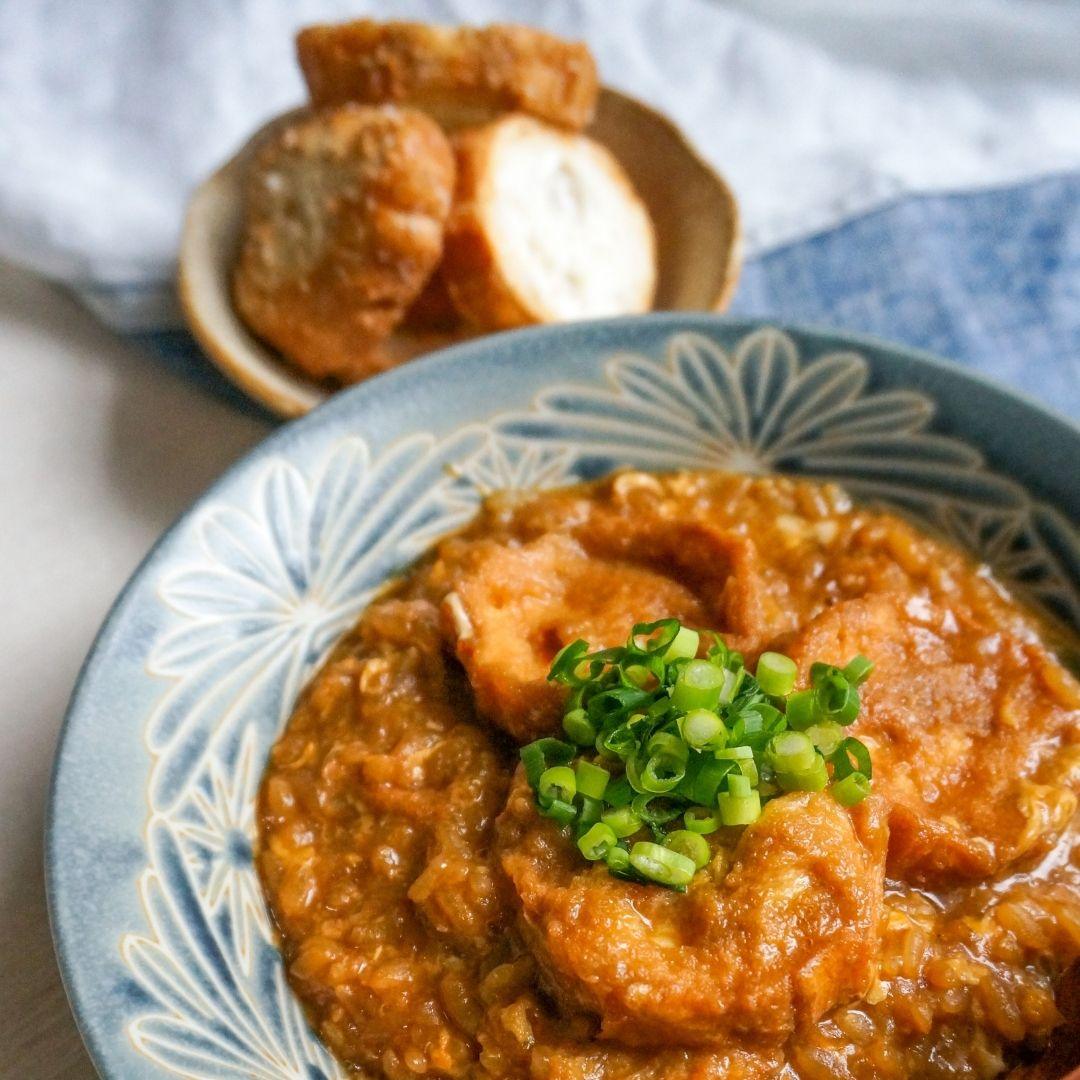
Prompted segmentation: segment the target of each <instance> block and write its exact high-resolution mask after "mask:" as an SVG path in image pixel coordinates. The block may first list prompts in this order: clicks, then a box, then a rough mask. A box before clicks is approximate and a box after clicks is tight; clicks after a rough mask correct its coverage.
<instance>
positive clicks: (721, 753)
mask: <svg viewBox="0 0 1080 1080" xmlns="http://www.w3.org/2000/svg"><path fill="white" fill-rule="evenodd" d="M716 760H717V761H733V762H734V763H735V765H736V767H737V768H738V769H739V771H740V772H741V773H742V774H743V776H745V777H746V778H747V779H748V780H749V781H750V784H751V786H754V785H755V784H757V782H758V780H759V779H760V777H759V776H758V767H757V762H756V761H754V751H753V750H752V749H751V748H750V747H749V746H729V747H728V748H727V749H726V750H718V751H717V752H716Z"/></svg>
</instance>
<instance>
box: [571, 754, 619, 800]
mask: <svg viewBox="0 0 1080 1080" xmlns="http://www.w3.org/2000/svg"><path fill="white" fill-rule="evenodd" d="M574 777H575V779H576V780H577V789H578V792H579V793H580V794H582V795H587V796H588V797H589V798H590V799H602V798H603V797H604V792H605V790H606V789H607V786H608V781H609V780H610V779H611V773H609V772H608V771H607V769H602V768H601V767H600V766H599V765H594V764H593V763H592V762H591V761H585V760H583V759H579V760H578V762H577V764H576V765H575V766H574Z"/></svg>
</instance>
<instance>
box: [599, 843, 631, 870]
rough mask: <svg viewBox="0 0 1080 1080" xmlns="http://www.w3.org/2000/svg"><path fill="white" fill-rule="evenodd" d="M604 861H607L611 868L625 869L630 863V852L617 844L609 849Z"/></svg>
mask: <svg viewBox="0 0 1080 1080" xmlns="http://www.w3.org/2000/svg"><path fill="white" fill-rule="evenodd" d="M604 862H606V863H607V865H608V869H609V870H625V869H627V867H629V865H630V852H629V851H627V850H626V848H624V847H619V846H618V845H616V846H615V847H613V848H609V849H608V850H607V852H606V853H605V855H604Z"/></svg>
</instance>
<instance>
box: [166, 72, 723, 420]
mask: <svg viewBox="0 0 1080 1080" xmlns="http://www.w3.org/2000/svg"><path fill="white" fill-rule="evenodd" d="M600 95H601V100H603V98H605V97H606V98H610V99H614V100H615V101H617V102H618V103H619V104H620V105H622V106H626V105H629V106H630V108H631V109H633V110H635V111H637V112H640V113H643V114H647V115H648V116H649V117H650V119H651V120H652V122H653V123H655V124H657V125H658V126H659V127H661V128H663V129H664V130H665V131H666V132H667V134H668V135H669V137H671V138H672V139H674V140H675V142H676V143H678V145H679V146H680V147H681V148H682V149H683V151H684V152H685V153H686V156H687V158H688V159H689V161H690V162H691V164H692V165H693V167H694V168H695V169H697V170H698V171H699V173H700V174H701V175H703V176H707V177H708V178H709V181H710V182H711V183H712V184H713V185H714V186H715V188H716V191H717V194H718V196H719V198H720V200H721V201H722V202H723V203H724V204H725V206H726V211H727V224H728V226H729V228H730V230H731V243H730V245H729V246H728V251H727V259H726V262H725V264H724V276H723V283H722V287H721V289H720V291H719V293H717V295H716V296H715V297H713V298H712V301H711V303H710V306H709V307H708V309H706V310H707V311H709V312H721V311H723V310H724V309H725V308H726V307H727V306H728V304H730V302H731V299H732V297H733V296H734V294H735V290H736V288H737V287H738V284H739V279H740V277H741V274H742V267H743V259H744V239H743V223H742V211H741V209H740V206H739V201H738V199H737V198H736V196H735V192H734V190H733V189H732V187H731V185H730V184H729V183H728V181H727V180H726V179H725V178H724V176H723V174H722V173H721V172H720V171H719V170H718V169H717V168H716V167H715V166H714V165H713V164H712V163H711V162H710V161H709V160H708V159H707V158H706V157H705V156H704V154H702V152H701V151H700V150H699V149H698V148H697V146H695V144H694V143H693V141H692V140H691V139H690V137H689V135H687V134H686V132H685V131H684V130H683V128H682V127H681V126H680V125H679V123H678V122H677V121H676V120H675V119H673V118H672V117H671V116H669V115H668V114H667V113H664V112H661V111H660V110H659V109H657V108H656V107H655V106H653V105H650V104H649V103H648V102H646V101H643V100H642V99H641V98H638V97H636V96H634V95H632V94H628V93H625V92H624V91H622V90H618V89H616V88H614V87H611V86H602V87H601V88H600ZM312 109H313V107H312V106H311V105H310V104H309V103H301V104H299V105H297V106H295V107H293V108H291V109H287V110H285V111H284V112H282V113H278V114H277V115H276V116H272V117H270V118H269V119H267V120H266V121H265V122H264V123H262V124H261V125H260V126H259V127H258V128H256V129H255V130H254V131H252V132H251V133H250V134H249V135H248V136H247V138H246V139H245V140H244V142H243V143H241V144H240V145H239V146H238V147H236V149H235V150H234V151H233V152H232V153H231V154H230V155H229V157H228V158H226V159H225V160H224V161H222V162H220V163H219V164H218V166H217V167H216V168H215V169H214V170H213V172H211V173H210V174H209V175H207V176H206V177H205V178H204V179H203V180H202V181H200V183H199V184H198V185H197V186H196V187H195V188H194V189H193V190H192V191H191V193H190V194H189V196H188V199H187V203H186V205H185V209H184V219H183V223H182V225H181V230H180V244H179V258H178V262H177V268H176V291H177V298H178V301H179V304H180V310H181V312H182V313H183V316H184V322H185V324H186V325H187V327H188V330H189V331H190V332H191V334H192V336H193V337H194V338H195V340H196V341H197V342H198V344H199V347H200V348H201V349H202V351H203V352H204V353H205V354H206V356H207V357H208V358H209V360H210V361H211V363H213V365H214V366H215V367H216V368H217V369H218V370H219V371H220V372H221V373H222V374H223V375H224V376H225V377H226V378H227V379H228V380H229V381H230V382H231V383H233V385H235V386H236V387H238V388H239V389H240V390H241V392H243V393H244V394H246V395H247V396H248V397H250V398H251V399H252V400H253V401H255V402H256V403H258V404H259V405H261V406H263V407H264V408H266V409H269V410H270V411H271V412H273V413H274V414H275V415H276V416H278V417H282V418H285V419H293V418H295V417H299V416H304V415H306V414H307V413H308V412H310V411H312V410H313V409H317V408H319V407H320V406H321V405H322V404H324V403H325V401H326V400H327V399H328V398H330V397H334V396H337V394H340V393H342V392H344V390H348V389H351V387H344V388H343V390H338V391H333V390H329V391H328V390H326V389H325V388H324V387H321V386H320V385H319V383H318V381H317V380H314V379H311V378H309V377H308V376H307V375H305V374H304V373H303V372H302V371H300V370H298V369H294V368H293V367H292V366H290V365H289V364H287V363H286V362H285V361H284V360H282V359H279V358H276V357H275V356H274V349H273V348H272V347H271V346H269V345H265V344H264V343H263V342H261V341H259V339H258V338H257V337H255V335H254V334H253V333H252V332H251V331H250V330H249V329H248V327H247V326H246V325H245V324H244V322H243V320H242V319H241V318H240V316H239V315H238V314H237V313H236V310H235V305H234V303H233V300H232V296H231V295H228V296H226V297H225V298H224V300H225V303H226V305H227V307H228V310H229V311H230V313H231V314H232V316H233V318H235V319H236V321H237V324H238V325H239V327H240V328H241V330H242V331H243V332H244V334H245V335H246V336H248V337H250V338H251V339H252V341H253V342H254V343H255V349H254V350H252V352H251V353H241V352H239V351H237V350H235V349H233V348H232V347H230V345H229V344H228V343H226V342H223V341H222V339H221V335H220V334H219V333H218V332H217V330H215V329H214V326H213V321H214V320H213V318H207V317H206V309H205V308H204V307H203V306H201V305H200V303H199V301H198V299H197V289H196V286H195V279H194V275H195V273H196V270H195V269H194V268H193V261H192V260H193V258H194V256H193V255H191V256H190V257H189V253H191V252H192V251H193V250H194V249H196V248H197V247H198V244H197V241H198V240H199V239H201V236H202V234H201V233H200V232H199V231H198V230H197V226H198V225H200V224H201V222H202V217H201V216H199V215H197V214H196V211H197V209H201V208H202V207H203V205H204V201H205V199H206V197H207V194H208V192H210V191H211V189H212V188H213V187H214V186H215V185H218V184H221V183H223V182H225V181H226V180H227V179H228V178H229V177H230V176H231V174H232V173H233V172H235V170H236V169H237V168H238V167H239V166H240V164H241V163H242V162H243V161H244V160H245V159H246V158H249V157H250V156H251V155H252V153H253V152H254V150H255V149H256V148H257V146H258V145H259V143H260V142H261V141H262V140H263V139H264V138H266V137H267V136H269V135H270V134H271V133H272V132H273V131H274V130H275V129H276V128H278V127H279V126H281V125H282V124H284V123H286V122H287V121H289V120H291V119H294V118H297V117H300V116H304V115H307V114H309V113H310V112H311V111H312ZM583 134H586V135H588V134H589V128H588V127H587V128H586V129H585V131H584V132H583ZM230 182H232V181H230ZM660 313H661V311H659V310H654V311H649V312H645V313H644V314H649V315H653V314H660ZM682 314H684V315H685V314H689V312H686V311H684V312H682ZM617 317H621V318H633V317H635V316H617ZM579 321H581V322H600V321H606V320H579ZM548 325H550V324H548ZM523 329H535V327H525V328H523ZM489 336H492V335H491V333H489V332H481V333H479V334H476V335H474V336H472V337H469V338H467V339H466V338H463V339H462V340H460V341H455V342H453V343H451V344H447V345H444V346H442V347H441V348H434V349H432V350H430V351H428V352H422V353H421V354H420V355H419V356H418V357H416V359H421V358H426V357H427V356H429V355H432V353H434V352H440V351H442V348H455V347H456V346H457V345H459V344H468V343H470V342H471V341H475V340H476V339H477V338H478V337H489ZM263 353H265V356H264V355H263ZM412 362H413V361H412V360H410V361H408V363H412ZM399 366H404V365H399ZM390 370H393V369H390ZM372 377H373V378H375V377H377V376H372ZM294 384H295V385H294ZM320 395H322V396H321V397H320ZM315 398H318V400H314V399H315ZM312 401H314V403H312Z"/></svg>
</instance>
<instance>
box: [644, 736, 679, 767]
mask: <svg viewBox="0 0 1080 1080" xmlns="http://www.w3.org/2000/svg"><path fill="white" fill-rule="evenodd" d="M645 752H646V753H647V754H649V755H650V756H651V757H665V756H666V757H673V758H675V759H677V760H678V761H683V762H685V761H686V759H687V758H688V757H689V750H688V749H687V746H686V743H685V742H683V740H682V739H680V738H679V736H678V735H674V734H672V733H671V732H670V731H658V732H657V733H656V734H655V735H653V736H652V738H650V739H649V741H648V742H647V743H646V744H645Z"/></svg>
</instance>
